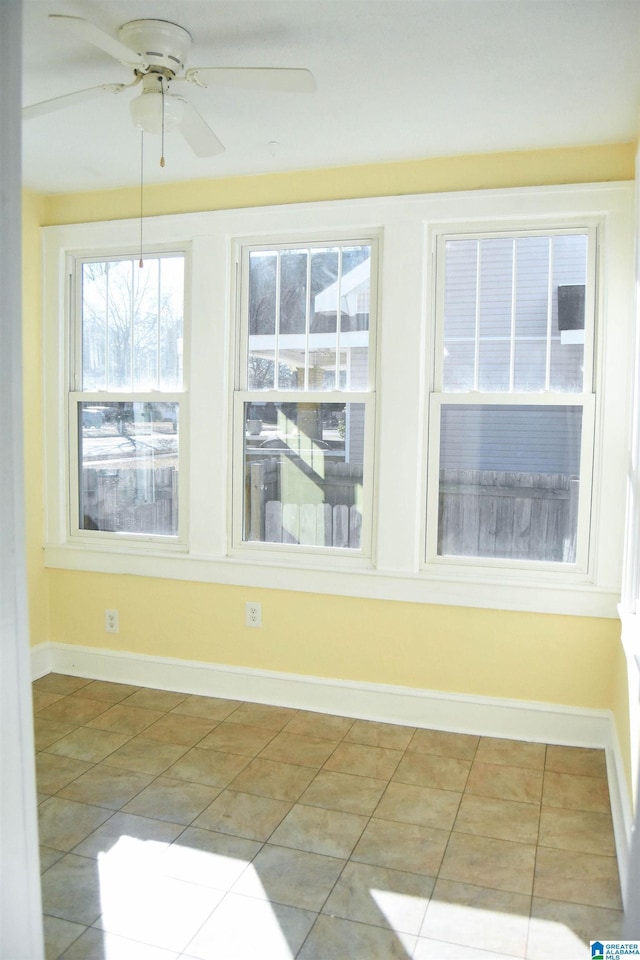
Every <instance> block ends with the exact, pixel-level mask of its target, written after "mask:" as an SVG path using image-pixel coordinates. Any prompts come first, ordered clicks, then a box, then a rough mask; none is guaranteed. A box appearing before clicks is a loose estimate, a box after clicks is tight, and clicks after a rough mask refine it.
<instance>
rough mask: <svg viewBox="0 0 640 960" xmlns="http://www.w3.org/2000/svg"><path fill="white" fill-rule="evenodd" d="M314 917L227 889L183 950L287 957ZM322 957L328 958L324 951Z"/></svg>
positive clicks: (245, 957)
mask: <svg viewBox="0 0 640 960" xmlns="http://www.w3.org/2000/svg"><path fill="white" fill-rule="evenodd" d="M315 917H316V914H315V913H312V912H310V911H308V910H300V909H299V908H298V907H288V906H284V905H283V904H278V903H267V902H266V901H265V900H258V899H257V898H255V897H243V896H241V895H240V894H233V893H230V894H228V895H227V896H226V897H225V898H224V900H223V901H222V903H221V904H220V906H219V907H218V908H217V909H216V910H214V912H213V913H212V914H211V916H210V917H209V919H208V920H207V921H206V923H205V924H204V925H203V926H202V928H201V929H200V930H199V931H198V933H197V935H196V936H195V937H194V938H193V940H192V941H191V942H190V943H189V944H188V946H187V949H186V951H185V954H186V955H187V956H188V957H189V958H191V957H193V958H195V960H222V958H224V960H256V958H257V957H264V958H265V960H266V958H267V957H268V958H269V960H291V958H292V957H295V956H296V955H297V953H298V950H299V949H300V947H301V946H302V943H303V942H304V940H305V938H306V936H307V934H308V932H309V930H310V929H311V927H312V925H313V922H314V920H315ZM345 956H346V955H345ZM324 960H328V957H327V956H326V955H325V957H324ZM351 960H353V958H351ZM405 960H406V958H405Z"/></svg>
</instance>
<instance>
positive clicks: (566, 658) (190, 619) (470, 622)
mask: <svg viewBox="0 0 640 960" xmlns="http://www.w3.org/2000/svg"><path fill="white" fill-rule="evenodd" d="M49 581H50V589H51V639H52V640H54V641H58V642H61V643H73V644H79V645H86V646H95V647H101V648H108V649H110V650H127V651H130V652H134V653H141V654H146V655H149V656H158V657H176V658H179V659H184V660H196V661H203V662H206V663H219V664H228V665H236V666H241V667H251V668H257V669H261V670H275V671H284V672H286V673H297V674H308V675H311V676H316V677H328V678H340V679H344V680H361V681H364V682H369V683H389V684H397V685H400V686H407V687H415V688H426V689H432V690H442V691H448V692H453V693H455V692H458V693H463V694H476V695H481V696H489V697H505V698H512V699H516V700H518V699H520V700H536V701H546V702H549V703H561V704H571V705H574V706H580V707H590V708H595V709H607V708H609V706H610V705H611V700H612V685H613V668H614V663H615V655H616V650H617V647H618V637H619V628H618V624H617V622H616V621H614V620H596V619H590V618H586V617H562V616H550V615H540V614H537V615H533V614H521V613H514V612H511V611H497V610H475V609H468V608H465V607H445V606H436V605H427V604H419V603H404V602H396V601H383V600H364V599H359V598H351V597H336V596H326V595H320V594H308V593H297V592H293V591H287V590H264V589H255V588H253V587H252V588H250V589H249V588H245V587H230V586H223V585H220V584H209V583H193V582H183V581H178V580H168V581H167V580H155V579H152V578H146V577H135V576H105V575H103V574H97V573H89V572H84V573H78V572H71V571H65V570H51V571H50V572H49ZM247 600H258V601H260V602H261V603H262V622H263V626H262V628H261V629H260V630H255V629H251V628H249V627H246V626H245V625H244V605H245V601H247ZM113 607H117V608H118V610H119V615H120V632H119V633H118V634H117V635H112V634H106V633H105V632H104V622H103V614H104V610H105V609H106V608H113Z"/></svg>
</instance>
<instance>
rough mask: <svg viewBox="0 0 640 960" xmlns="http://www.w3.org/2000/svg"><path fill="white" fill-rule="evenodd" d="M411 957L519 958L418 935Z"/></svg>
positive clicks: (452, 959) (421, 959) (442, 959)
mask: <svg viewBox="0 0 640 960" xmlns="http://www.w3.org/2000/svg"><path fill="white" fill-rule="evenodd" d="M412 957H413V960H521V958H519V957H509V956H507V954H506V953H495V952H494V951H493V950H483V949H482V948H481V947H463V946H461V945H460V944H459V943H446V942H445V941H444V940H430V939H429V938H428V937H418V943H417V946H416V948H415V950H414V952H413V954H412ZM565 960H569V958H568V957H567V958H565Z"/></svg>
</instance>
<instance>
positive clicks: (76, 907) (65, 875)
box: [42, 853, 102, 926]
mask: <svg viewBox="0 0 640 960" xmlns="http://www.w3.org/2000/svg"><path fill="white" fill-rule="evenodd" d="M42 909H43V911H44V913H45V916H50V917H59V918H60V919H61V920H70V921H71V922H72V923H79V924H84V925H85V926H89V925H90V924H92V923H95V921H96V920H97V919H98V917H99V916H100V914H101V912H102V901H101V888H100V872H99V869H98V864H97V862H96V861H95V860H89V859H88V858H87V857H79V856H76V854H73V853H68V854H66V856H64V857H63V858H62V859H61V860H58V862H57V863H54V865H53V866H52V867H50V868H49V869H48V870H47V871H46V873H43V874H42Z"/></svg>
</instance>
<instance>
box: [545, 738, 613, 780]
mask: <svg viewBox="0 0 640 960" xmlns="http://www.w3.org/2000/svg"><path fill="white" fill-rule="evenodd" d="M545 768H546V769H547V770H555V772H556V773H573V774H576V775H577V776H583V777H606V775H607V760H606V756H605V752H604V750H594V749H588V748H586V747H561V746H557V745H553V744H550V745H549V746H548V747H547V759H546V763H545Z"/></svg>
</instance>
